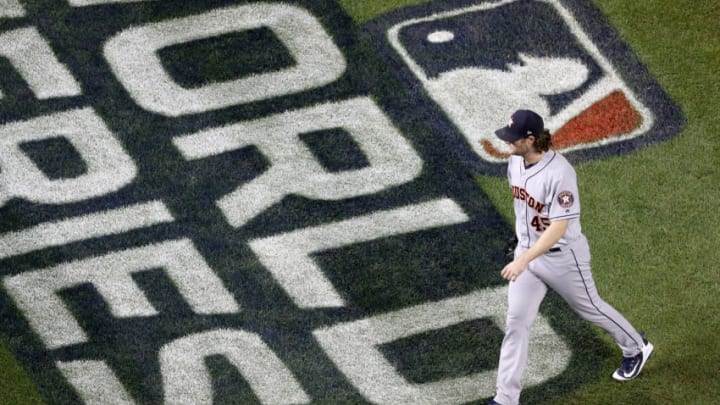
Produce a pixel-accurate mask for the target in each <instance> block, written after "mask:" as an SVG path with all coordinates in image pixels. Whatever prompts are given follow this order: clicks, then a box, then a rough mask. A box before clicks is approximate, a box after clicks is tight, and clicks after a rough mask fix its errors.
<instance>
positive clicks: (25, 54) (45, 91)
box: [0, 4, 82, 99]
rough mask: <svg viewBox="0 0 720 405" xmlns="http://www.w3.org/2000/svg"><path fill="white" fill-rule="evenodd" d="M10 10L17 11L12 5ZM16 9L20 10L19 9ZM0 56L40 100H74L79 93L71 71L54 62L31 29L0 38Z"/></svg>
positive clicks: (49, 52)
mask: <svg viewBox="0 0 720 405" xmlns="http://www.w3.org/2000/svg"><path fill="white" fill-rule="evenodd" d="M5 7H8V6H5ZM10 7H11V9H10V10H7V11H8V12H12V11H19V10H18V9H16V8H13V7H14V4H11V5H10ZM17 7H20V10H21V9H22V6H20V5H17ZM3 9H5V8H3ZM0 11H2V10H0ZM0 56H4V57H6V58H8V59H9V60H10V63H11V64H12V65H13V67H15V69H17V71H18V73H19V74H20V76H22V78H23V79H25V81H26V82H27V84H28V86H30V90H32V91H33V93H35V96H36V97H37V98H39V99H47V98H53V97H70V96H77V95H79V94H80V93H81V92H82V90H81V89H80V85H79V84H78V83H77V82H76V81H75V78H73V76H72V74H71V73H70V71H68V70H67V68H66V67H65V66H64V65H63V64H62V63H60V61H58V60H57V58H56V57H55V54H54V53H53V50H52V49H51V48H50V45H48V43H47V41H45V39H44V38H43V37H41V36H40V33H39V32H38V31H37V29H36V28H34V27H28V28H19V29H16V30H14V31H9V32H5V33H2V34H0ZM0 95H1V94H0Z"/></svg>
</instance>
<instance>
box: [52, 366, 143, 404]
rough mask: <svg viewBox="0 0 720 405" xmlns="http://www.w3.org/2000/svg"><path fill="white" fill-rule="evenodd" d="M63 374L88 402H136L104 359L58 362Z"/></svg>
mask: <svg viewBox="0 0 720 405" xmlns="http://www.w3.org/2000/svg"><path fill="white" fill-rule="evenodd" d="M57 367H58V369H60V372H62V374H63V376H65V378H67V380H68V381H69V382H70V384H72V386H73V387H75V390H76V391H77V392H78V395H80V398H82V400H83V402H85V403H86V404H106V405H110V404H112V405H116V404H117V405H129V404H134V403H135V402H134V401H133V400H132V398H131V397H130V394H128V393H127V391H126V390H125V388H124V387H123V385H122V384H121V383H120V381H118V379H117V377H116V376H115V373H113V371H112V370H111V369H110V367H108V365H107V364H105V362H104V361H96V360H77V361H70V362H62V361H59V362H57Z"/></svg>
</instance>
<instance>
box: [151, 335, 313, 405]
mask: <svg viewBox="0 0 720 405" xmlns="http://www.w3.org/2000/svg"><path fill="white" fill-rule="evenodd" d="M212 355H222V356H224V357H225V358H227V360H228V361H230V363H232V364H233V365H234V366H235V367H237V369H238V370H239V371H240V373H241V374H242V376H243V377H244V378H245V381H247V383H248V385H250V387H251V388H252V390H253V392H254V393H255V395H257V397H258V399H260V401H261V402H262V403H264V404H298V403H308V402H310V398H309V397H308V396H307V394H306V393H305V391H303V389H302V387H301V386H300V384H299V383H298V382H297V380H296V379H295V377H294V376H293V375H292V373H291V372H290V370H288V369H287V367H286V366H285V364H283V362H282V361H281V360H280V359H279V358H278V357H277V356H276V355H275V353H273V351H272V350H271V349H270V348H269V347H268V346H267V345H266V344H265V342H263V341H262V339H260V337H259V336H257V335H256V334H254V333H250V332H245V331H242V330H227V329H224V330H215V331H209V332H202V333H198V334H195V335H190V336H186V337H183V338H180V339H177V340H175V341H174V342H171V343H169V344H167V345H165V346H163V347H162V349H160V367H161V371H162V377H163V388H164V391H165V403H166V404H212V399H213V392H212V381H211V380H210V373H209V372H208V371H207V369H206V367H205V364H204V359H205V357H208V356H212Z"/></svg>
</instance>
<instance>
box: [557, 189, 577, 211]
mask: <svg viewBox="0 0 720 405" xmlns="http://www.w3.org/2000/svg"><path fill="white" fill-rule="evenodd" d="M557 198H558V203H560V206H561V207H563V208H570V207H572V206H573V204H574V203H575V197H574V196H573V193H571V192H570V191H561V192H560V194H558V197H557Z"/></svg>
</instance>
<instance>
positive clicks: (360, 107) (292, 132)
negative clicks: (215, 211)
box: [173, 97, 422, 227]
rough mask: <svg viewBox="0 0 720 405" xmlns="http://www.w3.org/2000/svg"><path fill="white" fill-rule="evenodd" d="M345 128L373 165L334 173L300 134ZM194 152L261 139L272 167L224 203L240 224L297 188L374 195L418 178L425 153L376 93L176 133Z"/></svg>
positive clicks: (320, 195) (315, 194)
mask: <svg viewBox="0 0 720 405" xmlns="http://www.w3.org/2000/svg"><path fill="white" fill-rule="evenodd" d="M336 128H342V129H343V130H345V131H347V132H348V133H349V134H350V135H351V136H352V137H353V139H354V141H355V142H357V144H358V147H359V148H360V149H361V150H362V152H363V153H364V154H365V155H366V157H367V160H368V162H369V166H368V167H364V168H360V169H357V170H346V171H342V172H328V171H327V170H325V169H324V168H323V167H322V166H321V165H320V163H318V161H317V160H316V159H315V157H314V155H313V153H312V151H311V150H310V149H309V148H308V147H307V146H306V145H305V144H304V143H303V142H302V140H301V139H300V137H299V135H300V134H302V133H307V132H314V131H321V130H327V129H336ZM173 142H174V143H175V146H176V147H177V148H178V149H179V150H180V152H182V154H183V156H185V158H186V159H200V158H203V157H207V156H212V155H217V154H220V153H223V152H227V151H231V150H235V149H240V148H243V147H246V146H250V145H255V146H257V147H258V148H259V149H260V151H261V152H262V153H263V154H264V155H265V157H266V158H267V159H268V160H270V162H271V164H272V166H271V167H270V169H269V170H268V171H267V172H265V173H263V174H262V175H261V176H259V177H258V178H256V179H254V180H253V181H251V182H250V183H248V184H245V185H243V186H242V187H240V188H238V189H237V190H235V191H234V192H232V193H230V194H228V195H226V196H224V197H223V198H221V199H220V200H219V201H218V202H217V204H218V206H219V207H220V209H221V210H222V212H223V213H224V214H225V217H226V218H227V220H228V223H230V225H232V226H234V227H240V226H242V225H243V224H245V223H247V221H249V220H250V219H252V218H254V217H255V216H256V215H258V214H259V213H261V212H262V211H264V210H265V209H267V208H268V207H270V206H271V205H273V204H275V203H277V202H279V201H281V200H282V199H283V198H284V197H285V196H287V195H289V194H298V195H301V196H305V197H308V198H314V199H325V200H339V199H344V198H350V197H356V196H360V195H365V194H372V193H376V192H379V191H382V190H385V189H387V188H389V187H391V186H395V185H399V184H403V183H406V182H409V181H411V180H412V179H414V178H415V177H417V176H418V175H419V174H420V170H421V169H422V160H421V159H420V157H419V156H418V155H417V154H416V153H415V151H414V150H413V148H412V146H411V145H410V144H409V143H408V142H407V140H405V138H403V136H402V135H401V134H400V132H399V131H398V130H397V129H396V128H395V127H394V126H393V124H392V122H390V120H389V119H388V118H387V117H386V116H385V114H384V113H383V112H382V110H380V108H379V107H378V106H377V105H376V104H375V103H374V102H373V101H372V100H371V99H369V98H365V97H363V98H356V99H352V100H347V101H343V102H338V103H326V104H321V105H318V106H313V107H310V108H306V109H302V110H296V111H289V112H286V113H283V114H279V115H275V116H271V117H267V118H261V119H257V120H253V121H249V122H242V123H238V124H233V125H229V126H226V127H222V128H215V129H210V130H207V131H201V132H198V133H195V134H191V135H186V136H182V137H177V138H175V139H173Z"/></svg>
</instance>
